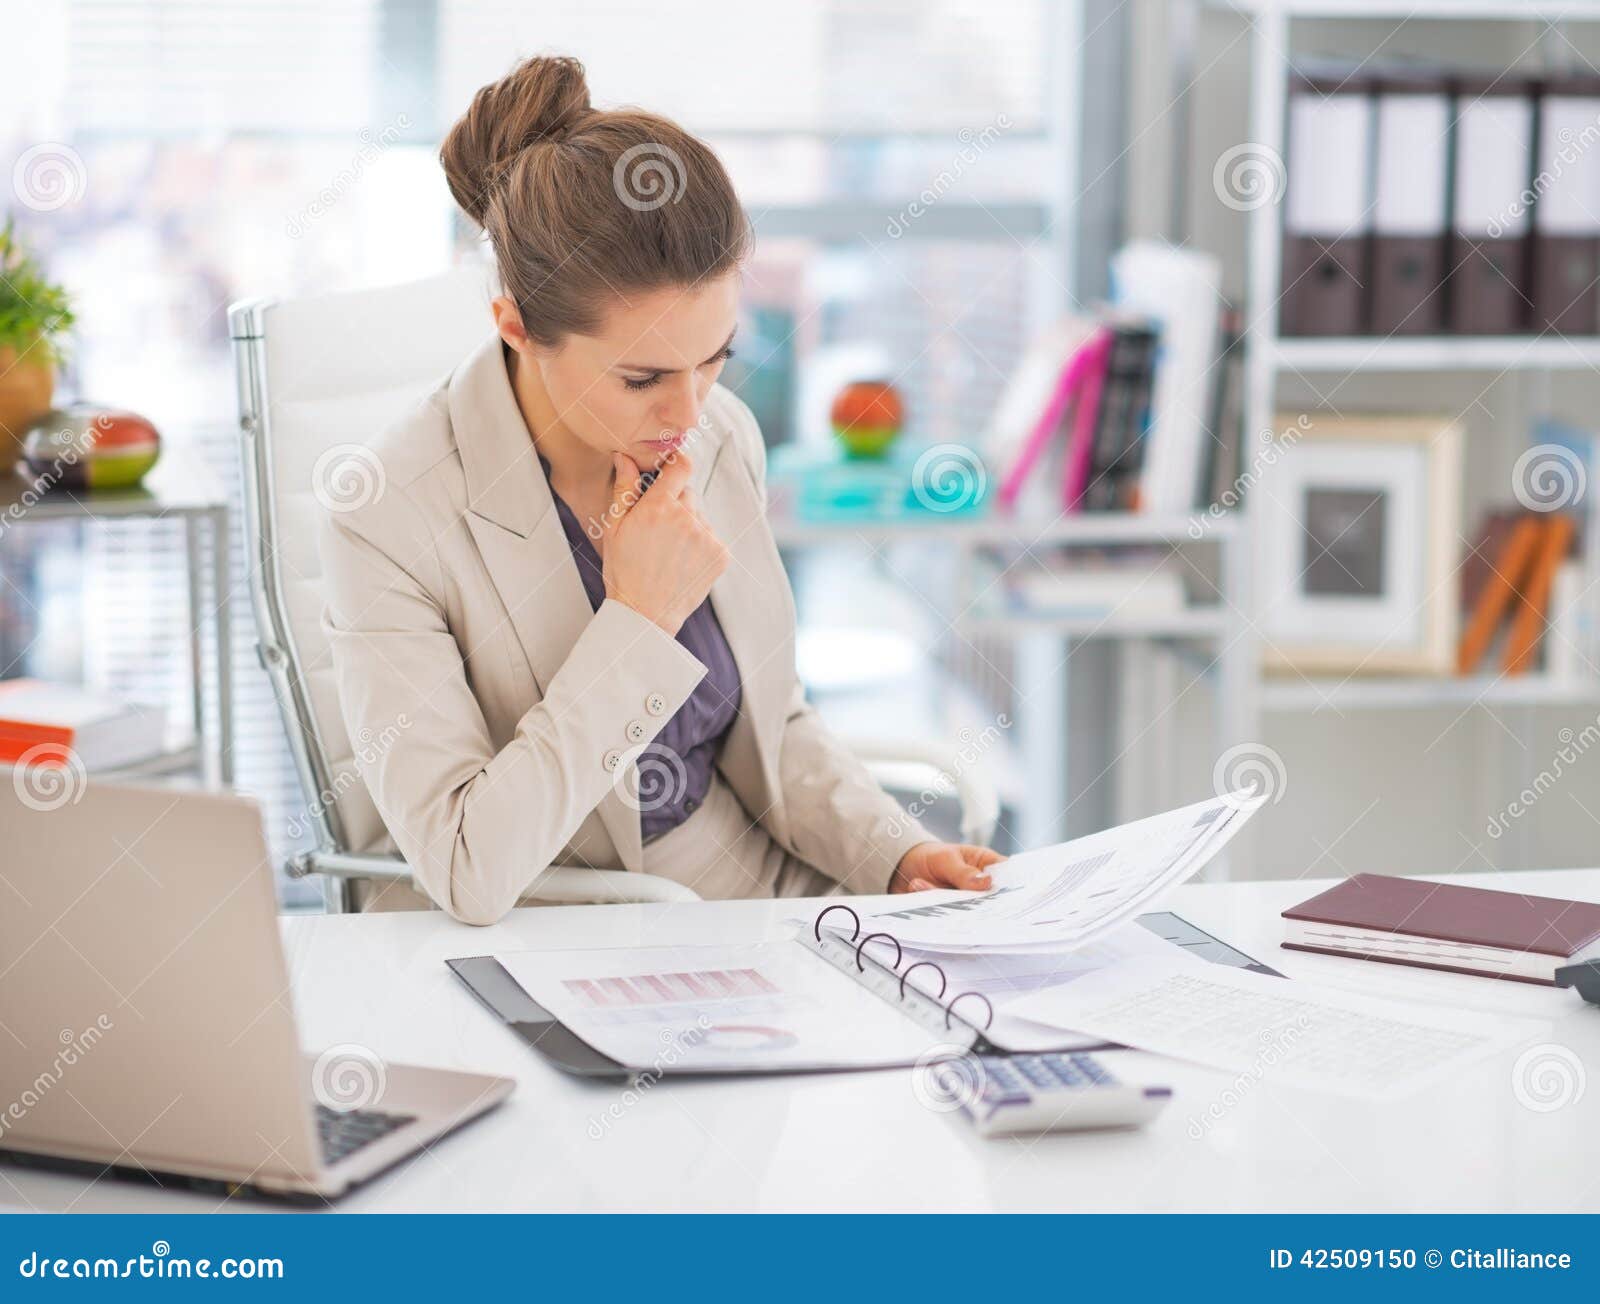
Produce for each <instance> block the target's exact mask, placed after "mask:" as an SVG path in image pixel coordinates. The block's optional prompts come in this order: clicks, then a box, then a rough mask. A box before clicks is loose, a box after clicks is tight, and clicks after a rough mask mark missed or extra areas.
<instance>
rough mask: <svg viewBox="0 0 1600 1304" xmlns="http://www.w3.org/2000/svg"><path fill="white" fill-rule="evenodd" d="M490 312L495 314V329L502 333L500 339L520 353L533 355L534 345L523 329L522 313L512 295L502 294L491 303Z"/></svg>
mask: <svg viewBox="0 0 1600 1304" xmlns="http://www.w3.org/2000/svg"><path fill="white" fill-rule="evenodd" d="M489 311H490V312H491V313H493V314H494V328H495V330H497V331H499V332H500V338H501V339H502V340H504V341H505V342H506V343H507V344H509V345H510V346H511V347H512V348H513V349H515V350H516V351H517V352H518V353H521V354H524V355H531V354H532V353H533V350H534V343H533V341H532V340H531V339H529V338H528V332H527V331H525V330H524V329H523V328H522V312H521V310H520V309H519V308H518V307H517V301H516V300H515V299H513V298H512V297H511V296H510V295H507V294H502V295H500V296H499V297H498V298H495V299H493V300H491V301H490V303H489Z"/></svg>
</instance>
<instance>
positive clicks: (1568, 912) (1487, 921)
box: [1283, 874, 1600, 986]
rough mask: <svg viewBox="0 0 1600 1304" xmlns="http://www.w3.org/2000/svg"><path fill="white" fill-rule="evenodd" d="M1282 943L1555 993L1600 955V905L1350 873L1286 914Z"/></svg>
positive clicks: (1386, 876)
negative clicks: (1580, 962)
mask: <svg viewBox="0 0 1600 1304" xmlns="http://www.w3.org/2000/svg"><path fill="white" fill-rule="evenodd" d="M1283 917H1284V919H1285V920H1286V921H1287V930H1286V936H1285V938H1284V942H1283V945H1284V946H1285V947H1287V948H1288V949H1289V950H1291V951H1319V952H1322V953H1325V954H1327V955H1346V956H1352V957H1354V958H1356V959H1361V960H1381V961H1382V962H1384V963H1385V964H1409V965H1415V966H1417V967H1419V968H1422V969H1445V970H1448V971H1449V972H1451V973H1469V974H1484V975H1487V976H1489V977H1493V978H1510V979H1513V980H1515V981H1517V982H1528V983H1543V984H1545V985H1546V986H1552V985H1554V982H1555V971H1556V970H1557V969H1558V968H1560V967H1561V966H1562V965H1564V964H1570V963H1571V962H1572V961H1573V960H1574V959H1579V958H1587V956H1585V955H1584V953H1585V952H1588V951H1591V950H1600V948H1597V947H1596V942H1597V941H1600V905H1594V904H1590V903H1588V902H1581V901H1559V900H1556V899H1555V898H1553V897H1536V896H1524V895H1523V894H1522V893H1520V892H1495V891H1491V890H1490V889H1488V888H1481V887H1454V886H1449V885H1446V884H1443V883H1428V882H1424V881H1423V880H1422V879H1417V878H1391V877H1389V876H1388V875H1386V874H1356V875H1355V876H1354V877H1352V878H1348V879H1346V880H1345V881H1344V882H1343V883H1340V884H1339V885H1338V886H1337V887H1332V888H1329V889H1328V890H1327V891H1326V892H1323V893H1321V894H1320V895H1318V896H1314V897H1312V898H1311V899H1310V900H1309V901H1303V902H1301V903H1300V904H1299V905H1297V906H1294V907H1292V908H1291V909H1288V910H1285V911H1284V912H1283Z"/></svg>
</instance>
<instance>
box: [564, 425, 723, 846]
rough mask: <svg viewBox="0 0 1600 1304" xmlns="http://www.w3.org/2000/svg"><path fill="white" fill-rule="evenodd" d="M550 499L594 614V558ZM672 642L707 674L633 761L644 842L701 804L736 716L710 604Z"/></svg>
mask: <svg viewBox="0 0 1600 1304" xmlns="http://www.w3.org/2000/svg"><path fill="white" fill-rule="evenodd" d="M539 465H540V466H542V467H543V468H544V476H545V480H546V482H548V481H549V479H550V463H549V462H547V461H546V460H545V458H544V455H543V454H542V453H541V454H540V455H539ZM550 496H551V497H552V498H553V499H555V504H556V511H557V512H558V513H559V514H560V516H561V528H562V530H563V531H564V532H565V533H566V536H567V546H568V547H569V548H571V549H572V559H573V561H574V562H576V563H577V566H578V575H579V577H580V578H581V579H582V580H583V588H584V592H585V593H587V594H588V595H589V606H590V607H591V608H592V609H593V610H595V611H598V610H599V609H600V604H601V603H602V602H604V601H605V597H606V586H605V580H604V578H603V576H602V573H601V569H600V567H601V562H600V554H599V552H598V551H597V550H596V549H595V546H594V542H593V541H592V540H591V539H590V538H589V536H588V534H587V533H586V532H585V531H584V528H583V526H581V525H580V524H578V518H577V517H576V516H575V515H574V514H573V511H572V509H571V508H570V507H568V506H567V504H566V502H565V501H564V500H563V499H562V497H561V495H560V494H558V493H557V492H556V491H555V487H554V486H553V485H552V486H551V488H550ZM678 642H679V643H681V644H683V646H684V647H685V648H687V649H688V650H689V651H690V652H692V653H693V654H694V656H695V657H696V658H697V659H698V660H699V662H700V664H701V665H703V666H705V668H706V673H705V676H704V678H702V679H701V680H700V682H699V683H698V684H696V685H695V689H694V692H692V693H690V694H689V697H688V699H687V700H686V701H685V702H684V704H683V705H682V706H680V707H679V708H678V709H677V711H675V712H674V713H673V714H672V716H671V717H670V718H668V720H667V722H666V724H664V725H663V726H662V727H661V731H660V732H659V733H658V734H656V736H655V739H654V741H652V742H651V743H649V744H648V745H647V746H646V747H645V749H644V751H643V752H641V753H640V755H639V763H638V772H639V792H638V802H639V836H640V837H641V838H642V839H643V840H644V841H646V842H648V841H649V840H650V839H651V838H653V837H657V836H659V835H660V834H662V833H665V832H666V831H667V830H668V829H671V828H676V827H677V826H678V825H679V824H682V823H683V821H684V820H686V819H688V818H689V816H691V815H693V814H694V812H695V811H696V810H697V809H698V808H699V806H700V803H701V802H702V801H704V800H705V796H706V790H707V789H708V788H709V787H710V786H711V772H712V769H713V768H714V766H715V764H716V759H717V749H718V748H719V747H720V746H721V745H722V739H723V737H724V735H726V734H727V732H728V730H729V728H731V727H732V725H733V721H734V717H735V716H737V715H738V714H739V701H740V689H739V667H738V666H737V665H736V664H735V663H734V660H733V652H732V650H731V649H730V648H729V647H728V640H727V638H726V637H725V636H724V635H723V633H722V626H721V624H719V623H718V621H717V613H716V612H715V611H713V610H712V609H711V599H710V598H707V599H706V600H705V601H704V602H702V603H701V604H700V605H699V606H698V607H696V608H695V610H694V612H693V613H692V614H691V615H690V616H689V619H688V620H686V621H684V622H683V627H682V628H681V629H680V630H679V631H678Z"/></svg>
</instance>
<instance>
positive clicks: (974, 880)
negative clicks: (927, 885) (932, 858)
mask: <svg viewBox="0 0 1600 1304" xmlns="http://www.w3.org/2000/svg"><path fill="white" fill-rule="evenodd" d="M938 863H939V870H940V872H941V873H942V875H943V877H944V881H945V882H946V883H948V884H949V885H950V886H951V887H960V888H966V889H968V890H969V891H978V892H981V891H985V890H987V889H988V888H990V887H991V886H993V882H992V880H991V879H990V878H989V874H988V871H987V870H985V869H983V868H982V867H981V866H979V865H973V864H969V863H968V861H967V858H966V855H965V848H963V847H942V848H940V851H939V862H938Z"/></svg>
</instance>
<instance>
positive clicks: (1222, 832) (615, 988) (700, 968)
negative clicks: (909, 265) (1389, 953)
mask: <svg viewBox="0 0 1600 1304" xmlns="http://www.w3.org/2000/svg"><path fill="white" fill-rule="evenodd" d="M1264 801H1265V798H1264V797H1261V796H1257V795H1253V794H1250V793H1245V792H1236V793H1229V794H1227V795H1225V796H1222V797H1218V798H1215V799H1213V800H1211V801H1206V802H1200V803H1197V804H1195V805H1193V806H1186V807H1182V808H1180V809H1178V810H1175V811H1168V812H1166V813H1165V814H1162V815H1156V816H1152V817H1150V818H1149V819H1145V820H1138V821H1136V822H1134V823H1132V824H1125V825H1122V826H1120V827H1118V828H1115V829H1108V830H1105V831H1103V832H1101V833H1096V834H1092V835H1090V836H1089V837H1085V838H1079V839H1077V840H1075V841H1072V842H1066V843H1061V844H1059V845H1056V846H1052V847H1044V848H1040V849H1039V850H1036V851H1031V852H1026V853H1023V854H1020V855H1016V856H1012V857H1010V858H1008V859H1007V860H1005V861H1002V862H1000V863H999V864H997V865H995V866H994V867H993V869H992V871H991V877H992V879H993V886H992V887H991V888H990V889H989V890H988V891H986V892H982V893H954V892H940V893H929V894H925V895H926V898H927V899H924V895H922V894H919V895H917V896H908V897H897V898H894V899H893V900H891V901H884V900H883V899H881V898H877V899H871V900H870V903H869V901H868V900H863V901H862V902H861V903H860V904H859V905H858V904H846V903H844V902H838V903H829V904H823V905H820V906H818V907H817V909H816V911H815V912H814V914H813V915H812V917H811V918H809V919H807V920H801V921H798V924H799V926H798V927H796V928H795V930H794V932H793V935H792V936H788V937H783V938H779V939H777V940H773V941H762V942H749V943H734V944H726V945H715V946H663V947H610V948H594V949H587V950H560V951H557V950H545V951H517V952H508V953H504V954H501V955H497V956H470V957H461V958H458V959H453V960H449V961H447V963H448V964H449V966H450V968H451V971H452V972H453V973H454V974H455V975H456V977H457V978H458V979H460V980H461V981H462V982H463V983H464V984H465V985H466V986H467V987H468V988H469V989H470V990H471V991H472V992H473V994H474V995H476V996H477V997H478V998H479V999H480V1000H481V1001H482V1002H483V1003H484V1004H485V1005H487V1006H488V1007H489V1008H490V1009H491V1010H492V1011H493V1012H494V1013H495V1014H496V1015H498V1016H499V1017H500V1018H501V1019H502V1020H503V1021H505V1022H506V1024H507V1025H508V1026H509V1027H510V1028H511V1029H512V1030H513V1031H514V1032H515V1033H516V1034H517V1035H518V1036H520V1037H521V1038H522V1039H523V1040H524V1041H525V1042H527V1043H528V1045H529V1046H531V1047H532V1048H533V1049H535V1050H537V1051H538V1052H540V1053H541V1054H542V1055H544V1056H545V1057H546V1058H548V1059H549V1060H551V1061H552V1062H553V1063H555V1064H556V1065H557V1066H558V1067H560V1068H562V1069H565V1070H567V1071H568V1072H572V1073H578V1074H583V1075H586V1076H598V1077H627V1076H632V1075H635V1074H640V1073H651V1074H656V1075H664V1074H689V1073H693V1074H707V1073H709V1074H728V1073H782V1072H817V1071H829V1070H843V1069H866V1068H892V1067H896V1066H901V1065H913V1064H916V1063H917V1062H918V1061H919V1060H921V1059H922V1058H923V1057H924V1056H927V1055H929V1054H930V1053H938V1054H942V1055H948V1054H950V1053H952V1052H953V1051H957V1050H961V1051H967V1050H970V1051H976V1052H985V1053H987V1052H1001V1053H1007V1052H1020V1051H1034V1050H1046V1049H1055V1050H1061V1049H1076V1048H1079V1047H1081V1046H1083V1045H1085V1044H1098V1043H1096V1042H1094V1041H1093V1040H1092V1039H1091V1041H1090V1042H1089V1043H1086V1042H1085V1041H1084V1040H1083V1039H1082V1038H1078V1037H1075V1036H1074V1035H1073V1034H1071V1033H1066V1032H1062V1031H1060V1030H1058V1029H1050V1028H1044V1027H1043V1026H1042V1025H1036V1024H1031V1023H1028V1022H1027V1021H1025V1020H1017V1019H1013V1018H1008V1017H1007V1016H1006V1015H1005V1012H1004V1009H1003V1007H1002V1008H1001V1009H1000V1010H999V1011H998V1012H997V1009H996V1000H995V999H991V997H992V996H994V995H995V994H996V992H997V990H998V988H996V987H993V986H990V988H989V990H984V988H985V986H986V984H985V983H984V982H983V981H981V980H982V978H984V977H985V976H990V977H995V978H997V979H1004V980H1005V985H1007V987H1008V989H1009V990H1017V991H1022V990H1030V989H1034V990H1036V989H1037V988H1038V987H1040V986H1048V985H1050V984H1052V983H1061V982H1070V981H1072V980H1073V979H1075V978H1077V977H1081V976H1082V975H1084V974H1086V973H1089V972H1092V971H1094V970H1095V969H1096V968H1101V967H1104V966H1105V965H1107V964H1111V963H1116V962H1117V961H1118V960H1120V959H1123V958H1137V956H1138V955H1140V954H1141V953H1146V954H1147V953H1148V950H1147V948H1150V947H1156V948H1160V947H1167V946H1170V945H1171V944H1172V942H1171V941H1170V940H1167V936H1168V933H1169V932H1170V929H1168V928H1167V927H1166V926H1164V925H1161V924H1157V923H1154V922H1152V921H1151V919H1150V918H1149V917H1146V919H1145V926H1144V927H1143V928H1140V927H1138V926H1134V927H1131V928H1130V927H1128V926H1129V925H1133V923H1134V921H1135V919H1136V918H1138V917H1140V916H1141V915H1143V914H1144V913H1145V912H1146V911H1147V910H1148V908H1149V907H1150V906H1151V905H1152V904H1153V903H1154V902H1155V901H1156V899H1157V898H1158V897H1159V896H1161V895H1162V894H1164V893H1165V892H1167V891H1168V890H1169V889H1171V888H1172V887H1175V886H1176V885H1177V884H1179V883H1181V882H1183V881H1184V880H1185V879H1187V878H1189V877H1191V876H1192V875H1193V874H1195V873H1196V872H1198V871H1199V869H1200V868H1201V867H1202V866H1203V865H1204V864H1205V863H1206V862H1207V861H1208V860H1210V859H1211V858H1212V857H1213V856H1214V855H1216V853H1217V852H1218V851H1220V850H1221V849H1222V847H1223V846H1224V845H1226V843H1227V842H1228V841H1229V840H1230V839H1231V838H1232V837H1233V836H1234V834H1235V833H1237V832H1238V830H1239V828H1240V827H1241V826H1242V825H1243V824H1244V822H1245V821H1246V820H1247V819H1248V818H1249V817H1250V816H1251V815H1252V814H1254V812H1255V811H1256V810H1257V809H1259V808H1260V806H1261V805H1262V804H1263V802H1264ZM1165 918H1167V919H1171V918H1172V917H1171V916H1166V917H1165ZM1178 922H1179V923H1181V921H1178ZM1198 936H1199V937H1200V938H1204V935H1203V934H1201V935H1198ZM1174 940H1176V939H1174ZM1186 941H1187V939H1185V942H1184V943H1183V944H1186ZM1204 941H1206V942H1211V941H1213V939H1209V938H1205V939H1204ZM1223 950H1225V948H1223ZM1211 958H1217V959H1224V958H1225V957H1224V955H1222V954H1214V955H1213V956H1212V957H1211ZM1238 960H1242V961H1244V962H1245V963H1248V957H1238V959H1237V960H1234V959H1227V960H1226V962H1229V963H1236V962H1238Z"/></svg>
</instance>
